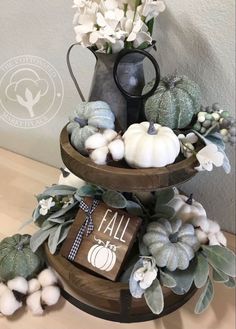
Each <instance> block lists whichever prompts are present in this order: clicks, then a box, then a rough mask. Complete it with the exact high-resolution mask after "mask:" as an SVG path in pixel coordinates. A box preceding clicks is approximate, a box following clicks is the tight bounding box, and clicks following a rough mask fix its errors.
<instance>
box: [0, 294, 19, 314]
mask: <svg viewBox="0 0 236 329" xmlns="http://www.w3.org/2000/svg"><path fill="white" fill-rule="evenodd" d="M21 307H22V302H18V301H17V300H16V298H15V296H14V294H13V292H12V291H11V290H10V289H7V290H5V291H4V293H3V294H2V295H1V298H0V312H1V313H2V314H3V315H6V316H10V315H12V314H14V313H15V312H16V311H17V310H18V309H19V308H21Z"/></svg>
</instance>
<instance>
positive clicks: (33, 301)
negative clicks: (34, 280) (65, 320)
mask: <svg viewBox="0 0 236 329" xmlns="http://www.w3.org/2000/svg"><path fill="white" fill-rule="evenodd" d="M41 294H42V292H41V290H38V291H36V292H34V293H33V294H31V295H29V296H28V297H27V299H26V305H27V307H28V309H29V310H30V311H31V313H32V314H33V315H42V314H43V312H44V310H43V308H42V305H41Z"/></svg>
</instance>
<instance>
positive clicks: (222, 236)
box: [216, 231, 227, 247]
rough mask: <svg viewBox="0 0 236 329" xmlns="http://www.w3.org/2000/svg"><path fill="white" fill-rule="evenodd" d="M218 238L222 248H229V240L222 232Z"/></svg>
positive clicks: (217, 235) (218, 234)
mask: <svg viewBox="0 0 236 329" xmlns="http://www.w3.org/2000/svg"><path fill="white" fill-rule="evenodd" d="M216 238H217V240H218V241H219V243H220V244H221V245H222V246H224V247H227V239H226V237H225V236H224V234H223V233H222V232H221V231H220V232H218V233H216Z"/></svg>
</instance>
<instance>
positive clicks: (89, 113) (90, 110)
mask: <svg viewBox="0 0 236 329" xmlns="http://www.w3.org/2000/svg"><path fill="white" fill-rule="evenodd" d="M114 122H115V116H114V114H113V112H112V111H111V109H110V106H109V105H108V104H107V103H105V102H102V101H97V102H84V103H81V104H79V105H78V106H77V108H76V109H75V111H74V113H73V115H72V116H70V123H69V124H68V126H67V131H68V133H69V134H70V135H71V136H70V140H71V144H72V145H73V146H74V147H75V148H76V149H77V150H78V151H79V152H80V153H82V154H87V152H86V150H85V146H84V143H85V141H86V140H87V139H88V138H89V137H90V136H92V135H94V134H95V133H96V132H98V130H99V129H114V126H115V125H114Z"/></svg>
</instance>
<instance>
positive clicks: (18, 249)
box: [0, 234, 44, 281]
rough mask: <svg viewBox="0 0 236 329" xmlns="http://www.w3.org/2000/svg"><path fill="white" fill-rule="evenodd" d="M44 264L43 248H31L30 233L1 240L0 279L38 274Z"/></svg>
mask: <svg viewBox="0 0 236 329" xmlns="http://www.w3.org/2000/svg"><path fill="white" fill-rule="evenodd" d="M43 266H44V257H43V253H42V250H41V249H39V250H38V251H36V252H35V253H33V251H32V250H31V249H30V235H28V234H24V235H20V234H15V235H13V236H12V237H8V238H5V239H3V240H2V241H1V242H0V281H1V280H2V281H8V280H11V279H13V278H15V277H16V276H22V277H24V278H26V279H29V278H32V277H33V276H35V275H37V274H38V273H39V272H40V271H41V270H42V268H43Z"/></svg>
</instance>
